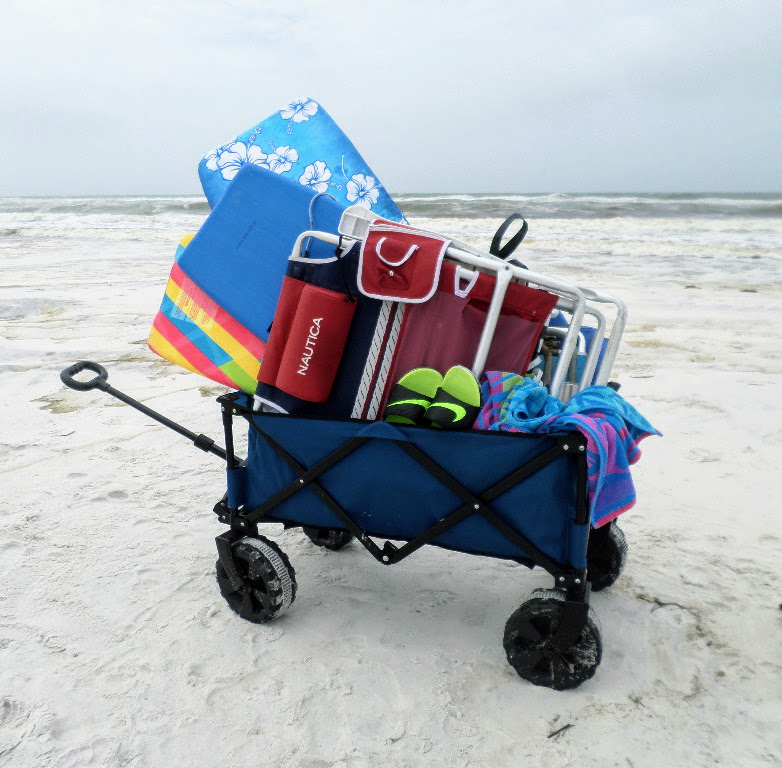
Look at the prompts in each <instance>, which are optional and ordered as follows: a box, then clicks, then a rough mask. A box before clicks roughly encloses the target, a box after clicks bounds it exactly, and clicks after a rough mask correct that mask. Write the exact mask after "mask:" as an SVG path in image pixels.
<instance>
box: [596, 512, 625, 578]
mask: <svg viewBox="0 0 782 768" xmlns="http://www.w3.org/2000/svg"><path fill="white" fill-rule="evenodd" d="M626 561H627V539H626V538H625V535H624V533H623V531H622V529H621V528H620V527H619V526H618V525H617V524H616V523H614V522H611V523H608V524H607V525H604V526H603V527H602V528H595V529H593V530H591V531H590V532H589V544H588V545H587V578H588V579H589V581H590V582H591V584H592V591H593V592H599V591H600V590H601V589H606V587H610V586H611V585H612V584H613V583H614V582H615V581H616V580H617V579H618V578H619V575H620V574H621V573H622V570H623V569H624V567H625V562H626Z"/></svg>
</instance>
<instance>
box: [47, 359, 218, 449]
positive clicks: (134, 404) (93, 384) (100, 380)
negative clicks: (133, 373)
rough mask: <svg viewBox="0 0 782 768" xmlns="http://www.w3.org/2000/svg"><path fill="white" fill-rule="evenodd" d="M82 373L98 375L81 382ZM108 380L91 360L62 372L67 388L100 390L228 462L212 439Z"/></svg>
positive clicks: (76, 364) (105, 371) (103, 372)
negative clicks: (80, 374)
mask: <svg viewBox="0 0 782 768" xmlns="http://www.w3.org/2000/svg"><path fill="white" fill-rule="evenodd" d="M82 371H92V372H93V373H94V374H96V375H95V377H94V378H92V379H88V380H87V381H80V380H79V379H76V378H74V377H75V376H76V375H77V374H79V373H81V372H82ZM108 378H109V373H108V371H107V370H106V369H105V368H104V367H103V366H102V365H99V364H98V363H93V362H91V361H89V360H80V361H79V362H78V363H74V364H73V365H69V366H68V367H67V368H66V369H65V370H63V371H61V372H60V381H62V383H63V384H65V386H66V387H69V388H70V389H75V390H77V391H79V392H87V391H89V390H91V389H100V390H101V391H103V392H106V393H107V394H109V395H111V396H112V397H115V398H117V400H120V401H122V402H123V403H125V404H126V405H129V406H130V407H131V408H135V409H136V410H137V411H141V413H143V414H144V415H146V416H149V417H150V418H151V419H154V421H157V422H158V423H159V424H162V425H163V426H164V427H168V428H169V429H173V430H174V432H177V433H178V434H180V435H182V436H183V437H186V438H187V439H188V440H190V441H191V442H192V443H193V445H195V447H196V448H200V449H201V450H202V451H205V452H206V453H213V454H214V455H215V456H219V457H220V458H221V459H223V461H227V460H228V454H227V453H226V451H225V449H224V448H221V447H220V446H219V445H215V441H214V440H212V438H211V437H207V436H206V435H197V434H196V433H195V432H191V431H190V430H189V429H187V428H186V427H183V426H182V425H181V424H177V423H176V422H175V421H171V419H169V418H166V417H165V416H163V414H162V413H158V412H157V411H153V410H152V409H151V408H149V407H147V406H146V405H144V404H143V403H140V402H139V401H138V400H135V399H134V398H132V397H130V395H126V394H125V393H124V392H120V391H119V390H118V389H115V388H114V387H112V386H111V384H109V382H108Z"/></svg>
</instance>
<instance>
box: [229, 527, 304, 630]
mask: <svg viewBox="0 0 782 768" xmlns="http://www.w3.org/2000/svg"><path fill="white" fill-rule="evenodd" d="M233 555H234V560H235V561H236V565H237V568H238V569H239V573H240V574H241V575H242V581H243V588H242V589H241V590H237V589H235V587H234V585H233V584H232V583H231V580H230V579H229V578H228V573H227V572H226V570H225V568H224V567H223V564H222V563H221V562H220V561H219V560H218V561H217V584H218V585H219V587H220V593H221V594H222V596H223V597H224V598H225V601H226V602H227V603H228V606H229V607H230V609H231V610H232V611H234V612H235V613H238V614H239V615H240V616H241V617H242V618H243V619H247V621H252V622H253V623H254V624H264V623H266V622H267V621H271V620H272V619H276V618H277V617H278V616H281V615H282V614H283V613H285V611H287V610H288V608H290V606H291V604H292V603H293V601H294V600H295V599H296V586H297V585H296V571H294V570H293V566H292V565H291V564H290V561H289V560H288V558H287V556H286V555H285V553H284V552H283V551H282V550H281V549H280V548H279V546H277V544H276V543H275V542H273V541H270V540H269V539H267V538H266V537H265V536H257V537H255V536H245V538H243V539H240V540H239V541H237V542H236V543H235V544H234V545H233Z"/></svg>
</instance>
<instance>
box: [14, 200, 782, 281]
mask: <svg viewBox="0 0 782 768" xmlns="http://www.w3.org/2000/svg"><path fill="white" fill-rule="evenodd" d="M395 199H396V200H397V202H398V203H399V205H400V207H401V208H402V209H403V210H404V211H405V213H406V214H407V216H408V218H409V219H410V221H411V222H412V223H413V224H415V225H417V226H420V227H423V228H426V229H431V230H434V231H437V232H441V233H444V234H448V235H450V236H452V237H454V238H457V239H459V240H462V241H465V242H468V243H470V244H471V245H474V246H477V247H480V248H484V249H487V248H488V245H489V243H490V242H491V238H492V235H493V233H494V232H495V231H496V229H497V227H498V226H499V225H500V223H501V222H502V221H503V220H504V219H505V218H506V217H507V216H508V215H510V214H511V213H521V214H522V215H523V216H524V217H525V218H526V219H527V220H528V222H529V234H528V236H527V238H526V240H525V242H524V243H523V244H522V246H521V247H520V249H519V251H518V252H517V255H518V256H519V258H520V259H521V260H522V261H524V262H525V263H526V264H527V265H528V266H529V267H530V268H533V269H536V270H538V271H543V272H552V273H554V274H560V275H561V276H563V277H567V278H574V279H575V278H578V279H579V281H580V282H584V283H587V284H590V283H591V282H595V281H596V282H597V283H599V284H602V285H605V284H610V282H611V281H612V279H616V278H622V279H630V280H632V279H635V278H638V279H642V280H646V279H653V280H656V281H670V282H674V283H684V284H694V285H698V286H701V287H703V286H708V285H712V286H717V285H722V286H731V285H735V286H737V287H740V288H747V289H758V288H761V287H763V286H767V285H774V284H779V283H780V282H782V280H781V279H780V278H782V194H703V195H697V194H646V195H640V194H639V195H629V194H573V195H568V194H536V195H510V194H503V195H490V194H481V195H468V194H397V195H395ZM208 213H209V207H208V205H207V203H206V200H205V199H204V198H202V197H195V196H193V197H186V196H185V197H143V196H138V197H72V198H67V197H48V198H2V199H0V258H1V259H2V269H3V271H4V273H5V271H6V270H7V269H8V268H9V267H10V266H11V263H12V262H14V263H16V265H17V266H23V265H24V266H26V265H28V264H30V263H31V261H32V263H34V264H37V265H38V266H43V265H45V264H52V263H56V262H58V261H61V260H67V261H70V262H74V263H78V262H88V261H94V260H99V259H109V260H121V259H122V257H125V256H127V257H130V258H131V259H138V260H141V261H143V260H146V259H149V258H153V259H158V258H160V259H166V258H170V257H172V256H173V252H174V250H175V248H176V244H177V242H178V241H179V239H180V237H181V236H182V235H184V234H186V233H188V232H195V231H197V229H198V228H199V227H200V225H201V224H202V223H203V221H204V219H205V218H206V217H207V215H208ZM306 225H307V222H303V223H302V228H305V227H306ZM17 260H19V261H18V262H17ZM6 277H7V275H6Z"/></svg>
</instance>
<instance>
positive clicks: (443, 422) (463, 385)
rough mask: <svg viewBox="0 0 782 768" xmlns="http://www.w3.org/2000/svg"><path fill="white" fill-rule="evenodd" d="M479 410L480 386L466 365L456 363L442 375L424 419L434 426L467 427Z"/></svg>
mask: <svg viewBox="0 0 782 768" xmlns="http://www.w3.org/2000/svg"><path fill="white" fill-rule="evenodd" d="M480 410H481V387H480V384H478V380H477V379H476V378H475V376H473V374H472V371H471V370H470V369H469V368H465V367H464V366H463V365H455V366H453V368H449V369H448V371H447V372H446V374H445V376H444V377H443V383H442V385H441V386H440V389H438V390H437V394H436V395H435V396H434V397H433V398H432V404H431V405H430V406H429V407H428V408H427V409H426V418H427V419H428V420H429V421H430V422H431V423H432V426H433V427H442V428H443V429H470V428H471V427H472V425H473V423H474V422H475V419H476V418H477V416H478V413H479V412H480Z"/></svg>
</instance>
